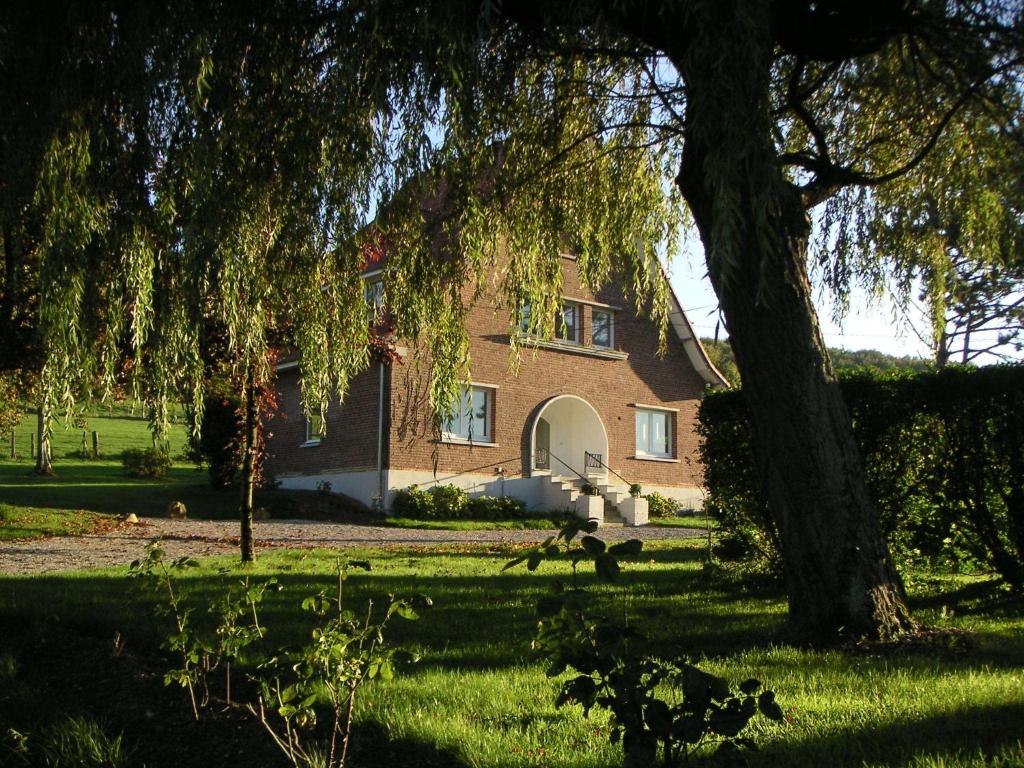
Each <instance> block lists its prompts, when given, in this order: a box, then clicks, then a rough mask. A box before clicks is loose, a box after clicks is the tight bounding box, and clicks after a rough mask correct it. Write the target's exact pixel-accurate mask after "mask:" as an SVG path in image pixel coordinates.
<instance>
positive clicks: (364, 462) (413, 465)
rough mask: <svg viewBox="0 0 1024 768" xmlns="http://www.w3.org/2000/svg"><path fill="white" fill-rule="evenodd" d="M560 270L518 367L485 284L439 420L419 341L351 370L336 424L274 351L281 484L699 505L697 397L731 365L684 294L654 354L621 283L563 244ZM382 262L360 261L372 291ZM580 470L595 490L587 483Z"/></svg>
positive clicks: (387, 495) (651, 334)
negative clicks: (582, 276)
mask: <svg viewBox="0 0 1024 768" xmlns="http://www.w3.org/2000/svg"><path fill="white" fill-rule="evenodd" d="M562 271H563V275H564V288H563V293H564V296H565V304H564V316H563V322H561V323H560V324H559V325H560V328H559V332H558V337H559V338H556V339H550V340H541V339H531V340H527V341H525V342H524V343H523V347H524V348H523V352H522V361H521V364H520V366H519V370H518V375H513V374H512V373H511V372H510V370H509V341H510V338H509V329H508V323H507V313H506V312H505V311H503V310H498V311H495V310H496V306H495V298H494V295H493V294H486V293H485V294H484V295H482V296H479V297H478V298H477V299H476V301H475V302H474V304H473V308H472V310H471V311H470V314H469V318H468V321H467V325H468V331H469V336H470V352H471V359H472V372H471V378H472V388H471V390H469V391H467V392H466V393H465V396H464V401H463V403H462V406H461V408H460V409H459V412H457V413H455V414H452V415H451V416H450V417H449V418H448V419H447V420H446V421H445V424H444V428H443V430H442V432H441V433H440V434H438V433H437V431H436V429H435V427H434V419H433V414H432V412H431V409H430V406H429V402H428V397H427V393H428V388H429V371H428V370H427V366H426V365H416V360H417V355H418V352H417V350H416V348H415V347H413V348H400V349H399V351H400V353H401V354H402V355H403V357H404V360H403V364H397V365H391V366H388V365H380V364H377V365H374V366H373V367H371V369H369V370H367V371H365V372H363V373H362V374H360V375H359V376H357V377H355V378H354V379H353V380H352V382H351V386H350V389H349V393H348V395H347V397H346V398H345V401H344V403H343V404H342V405H340V406H338V405H337V404H335V405H332V407H331V408H330V409H329V411H328V414H327V424H326V429H320V428H318V426H317V425H316V424H314V423H313V422H311V421H310V420H307V419H305V418H304V417H303V416H302V407H301V404H300V399H299V375H300V372H299V370H298V367H297V364H295V363H288V362H285V363H282V364H281V365H279V372H278V387H279V393H278V394H279V398H278V402H279V403H280V405H281V408H282V412H283V414H284V418H275V419H274V420H273V423H271V424H270V427H269V429H270V432H271V433H272V434H273V437H272V438H271V442H270V446H269V449H270V454H271V458H270V459H269V460H268V467H267V468H268V471H269V472H270V473H271V474H272V475H273V476H274V477H275V478H276V479H277V480H278V481H279V482H280V484H281V486H282V487H284V488H294V489H314V488H316V487H317V486H318V485H319V484H321V483H323V482H325V481H326V482H329V483H330V487H331V490H332V491H335V492H339V493H343V494H346V495H347V496H350V497H352V498H354V499H356V500H358V501H360V502H362V503H364V504H366V505H368V506H372V505H375V504H378V503H380V504H381V505H382V506H383V507H384V508H385V509H388V508H390V504H391V500H392V498H393V496H394V493H395V492H396V491H398V490H400V489H403V488H407V487H409V486H410V485H417V486H420V487H424V488H429V487H430V486H433V485H435V484H447V483H452V484H455V485H458V486H461V487H462V488H464V489H466V490H467V491H468V492H469V493H470V495H471V496H472V495H489V496H503V495H504V496H515V497H517V498H519V499H521V500H522V501H524V502H525V503H526V504H527V505H528V506H529V507H530V508H531V509H549V510H550V509H565V508H575V509H576V510H577V511H578V512H579V513H580V514H581V515H584V516H590V517H603V515H602V514H599V513H598V512H597V511H595V510H596V509H597V506H596V505H602V506H601V508H602V510H604V509H609V510H610V514H612V515H614V514H615V513H616V512H619V511H621V512H623V513H624V514H625V515H626V517H627V520H631V519H633V518H632V516H631V515H632V512H631V510H632V506H631V503H632V502H631V500H630V498H629V495H628V486H629V484H632V483H638V484H640V485H641V486H642V487H643V492H644V493H649V492H651V491H657V492H659V493H661V494H664V495H666V496H670V497H673V498H675V499H677V500H678V501H680V502H681V503H682V504H683V505H684V506H688V507H690V508H693V507H699V506H700V499H701V492H700V485H701V474H702V470H701V465H700V461H699V458H698V455H697V435H696V433H695V429H694V428H695V424H696V418H697V407H698V405H699V402H700V399H701V396H702V393H703V392H704V390H705V387H707V386H709V385H710V386H720V385H722V384H723V383H724V380H723V379H722V377H721V374H719V372H718V371H717V370H716V369H715V368H714V366H713V365H712V364H711V363H710V361H709V360H708V357H707V355H706V353H705V351H704V349H703V347H702V346H701V344H700V342H699V340H698V339H697V337H696V335H695V334H694V332H693V329H692V327H691V326H690V324H689V321H688V320H687V318H686V316H685V315H684V313H683V311H682V308H681V306H680V304H679V302H678V300H677V299H676V298H675V296H674V295H672V296H671V297H670V301H671V306H670V324H671V330H670V333H669V340H668V350H667V353H666V354H665V355H664V356H663V357H659V356H658V354H657V352H658V330H657V328H656V326H655V325H654V324H653V323H652V322H651V321H649V320H647V319H644V318H642V317H638V315H637V313H636V312H635V310H634V309H633V308H632V307H631V306H630V305H629V303H628V302H627V301H626V299H625V298H624V296H623V294H622V292H621V290H619V289H618V288H617V287H616V286H614V285H609V286H607V287H605V288H603V289H601V290H600V291H598V292H597V293H593V292H591V291H589V290H587V289H585V288H584V287H583V286H582V285H581V283H580V280H579V275H578V272H577V269H576V264H575V261H574V260H573V259H571V258H569V257H565V258H563V259H562ZM379 276H380V272H379V271H376V272H368V273H367V274H366V275H365V279H366V281H367V296H368V300H370V301H372V300H373V299H372V297H373V296H374V295H375V292H374V290H373V286H374V281H375V280H377V279H379ZM466 291H467V294H466V297H467V299H468V298H469V297H470V296H471V295H472V293H471V288H470V287H467V288H466ZM584 478H586V479H588V480H590V481H591V483H592V484H593V485H595V486H596V487H597V488H598V489H599V491H600V494H601V495H600V496H596V497H582V496H581V495H580V493H579V491H580V486H581V485H582V483H583V482H584ZM588 504H589V505H590V512H588V511H587V510H586V509H584V507H586V506H587V505H588ZM642 504H644V505H645V504H646V502H642ZM645 509H646V507H645V506H644V510H645ZM641 517H645V515H641Z"/></svg>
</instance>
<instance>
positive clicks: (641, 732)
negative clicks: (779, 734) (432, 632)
mask: <svg viewBox="0 0 1024 768" xmlns="http://www.w3.org/2000/svg"><path fill="white" fill-rule="evenodd" d="M596 529H597V523H596V522H594V521H582V520H578V521H576V520H574V521H572V522H570V523H568V524H567V525H566V526H565V527H564V528H562V530H561V531H560V532H559V534H558V536H557V537H554V536H553V537H551V538H549V539H548V540H547V541H545V542H544V543H543V544H542V545H540V546H539V547H537V548H535V549H533V550H531V551H530V552H528V553H527V554H525V555H523V556H521V557H518V558H516V559H514V560H512V561H510V562H509V563H507V564H506V565H505V569H506V570H507V569H509V568H513V567H515V566H517V565H520V564H522V563H526V567H527V569H528V570H530V571H535V570H536V569H537V568H538V567H539V566H540V564H541V563H542V562H543V561H544V560H545V559H549V558H555V557H561V556H565V555H567V556H568V557H569V558H570V560H571V562H572V581H571V583H569V584H565V583H562V582H559V581H556V582H555V583H554V585H553V587H552V594H551V595H548V596H545V597H542V598H541V599H540V600H539V601H538V604H537V614H538V617H539V619H540V621H539V624H538V631H537V637H536V640H535V642H534V646H535V648H537V649H538V650H539V651H540V652H541V653H542V654H543V655H544V656H545V657H546V658H547V659H548V660H549V662H550V666H549V668H548V672H547V674H548V676H550V677H555V676H558V675H561V674H563V673H565V672H566V670H574V671H575V672H576V673H578V674H577V675H576V676H575V677H573V678H572V679H571V680H568V681H566V682H565V683H564V684H563V685H562V688H561V691H560V692H559V694H558V698H557V699H556V702H555V704H556V706H558V707H561V706H563V705H565V704H569V703H576V704H579V705H580V706H582V707H583V711H584V713H585V714H589V712H590V710H591V709H593V708H594V707H595V706H596V707H600V708H602V709H606V710H608V711H609V712H610V713H611V716H612V727H611V732H610V734H609V738H610V739H611V741H612V743H613V744H618V743H621V744H622V748H623V752H624V754H625V763H626V766H627V768H634V767H635V768H647V767H648V766H651V765H654V764H655V763H656V762H657V761H658V757H659V753H660V756H661V762H662V765H665V766H675V765H679V764H682V763H685V762H687V761H688V759H689V758H690V756H692V755H693V754H695V753H696V752H697V751H699V750H703V749H706V748H707V747H709V746H715V747H716V754H717V755H720V756H723V757H736V756H738V754H739V753H740V752H741V751H742V750H744V749H755V744H754V742H753V741H752V740H751V739H749V738H746V737H743V736H741V735H740V734H741V733H742V732H743V730H744V728H746V726H747V724H748V723H749V722H750V721H751V719H753V718H754V717H755V716H756V715H757V714H758V713H760V714H761V715H762V716H764V717H767V718H769V719H771V720H776V721H782V720H784V715H783V712H782V709H781V708H780V707H779V705H778V704H777V703H776V701H775V694H774V693H773V692H772V691H767V690H765V691H761V692H760V694H759V695H758V691H760V690H761V682H760V681H758V680H755V679H753V678H750V679H748V680H745V681H744V682H742V683H741V684H740V685H739V687H738V688H737V689H736V690H735V691H734V690H733V689H732V688H731V686H730V685H729V683H728V682H727V681H726V680H725V679H723V678H720V677H716V676H715V675H711V674H708V673H707V672H704V671H702V670H700V669H698V668H697V667H696V666H694V665H693V664H690V663H689V662H688V661H687V660H686V659H684V658H671V659H664V658H661V657H659V656H657V655H655V654H653V653H652V652H651V651H650V648H649V645H648V641H647V639H646V638H645V637H644V636H643V635H642V634H641V633H640V632H638V631H637V630H636V629H635V628H634V627H631V626H629V625H628V624H627V622H626V620H625V618H623V619H622V620H618V619H613V618H610V617H608V616H606V615H603V614H602V613H601V612H600V611H599V610H598V609H597V608H596V606H595V595H594V593H593V592H592V591H590V590H588V589H587V588H586V587H585V586H584V585H583V584H582V583H581V581H580V579H579V571H578V566H579V564H580V563H581V562H583V561H585V560H587V561H590V562H592V563H593V566H594V571H595V573H596V575H597V578H598V579H599V580H601V581H604V582H614V581H615V580H616V579H617V578H618V576H619V573H620V566H619V558H622V557H636V556H638V555H639V554H640V552H641V551H642V549H643V542H641V541H639V540H638V539H632V540H630V541H624V542H621V543H619V544H615V545H613V546H611V547H609V546H607V545H606V544H605V542H603V541H602V540H601V539H598V538H597V537H595V536H592V535H589V534H592V533H593V532H594V531H595V530H596ZM581 533H584V534H588V535H584V536H582V537H581V538H580V540H579V546H575V544H574V541H575V539H576V537H577V536H578V535H579V534H581Z"/></svg>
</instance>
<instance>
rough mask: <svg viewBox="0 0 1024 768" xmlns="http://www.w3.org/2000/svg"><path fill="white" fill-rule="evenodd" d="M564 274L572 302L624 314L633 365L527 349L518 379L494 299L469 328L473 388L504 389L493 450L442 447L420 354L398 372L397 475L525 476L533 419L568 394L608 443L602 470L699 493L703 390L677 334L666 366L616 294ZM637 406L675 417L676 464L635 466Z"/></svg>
mask: <svg viewBox="0 0 1024 768" xmlns="http://www.w3.org/2000/svg"><path fill="white" fill-rule="evenodd" d="M563 272H564V275H565V283H564V294H565V296H566V298H567V299H573V298H576V299H583V300H588V301H595V302H600V303H603V304H609V305H613V306H617V307H621V308H622V309H621V310H620V311H616V312H615V347H616V348H617V349H620V350H622V351H624V352H628V354H629V357H628V359H626V360H609V359H603V358H598V357H592V356H589V355H585V354H575V353H572V352H568V351H563V350H552V349H545V348H537V349H536V350H533V349H524V350H523V357H522V363H521V365H520V368H519V372H518V376H513V375H512V374H511V373H510V372H509V367H508V363H509V346H508V342H509V337H508V324H507V323H508V321H507V317H508V313H507V311H506V310H505V309H502V308H497V311H496V307H495V305H494V302H493V299H491V300H488V299H487V297H484V298H481V299H479V300H478V302H477V304H476V306H475V307H474V309H473V310H472V311H471V314H470V318H469V321H468V330H469V333H470V336H471V340H472V341H471V354H472V378H473V380H474V382H481V383H484V384H494V385H498V389H497V390H495V392H494V399H493V405H494V407H493V411H492V419H493V424H492V430H493V436H494V437H493V441H494V443H496V447H490V446H466V445H453V444H448V443H444V442H440V441H439V440H438V439H437V436H436V435H435V434H433V430H432V425H431V421H430V412H429V407H428V406H427V404H426V403H427V400H426V397H427V387H428V379H429V376H428V373H429V367H428V366H429V361H427V360H426V359H425V358H424V357H423V355H422V354H421V353H420V354H417V355H416V357H417V360H418V362H419V365H418V366H417V365H416V364H415V363H413V362H412V361H411V360H410V362H409V363H408V364H406V365H404V366H397V367H396V368H395V369H394V371H393V377H394V379H393V385H392V397H391V430H390V443H391V445H390V456H391V464H390V466H391V467H393V468H397V469H425V470H430V469H432V468H434V467H436V468H437V470H438V472H439V473H440V472H445V473H450V472H470V471H473V472H485V473H486V472H494V471H495V469H496V468H497V466H501V467H502V468H503V469H504V470H505V474H506V476H508V477H512V476H515V475H518V474H521V473H524V472H526V473H528V470H529V466H530V431H531V426H532V424H533V420H534V417H535V416H536V414H537V413H538V411H539V409H540V408H541V407H542V405H543V404H544V402H545V401H547V400H548V399H549V398H551V397H554V396H556V395H563V394H568V395H576V396H578V397H581V398H583V399H584V400H586V401H587V402H588V403H590V404H591V405H592V406H593V407H594V409H595V410H596V411H597V412H598V414H599V415H600V417H601V420H602V422H603V423H604V427H605V430H606V432H607V435H608V455H607V456H605V458H604V461H605V463H607V464H608V465H610V466H611V467H612V469H614V470H616V471H618V472H619V473H621V474H622V475H623V476H624V477H625V478H626V479H628V480H630V481H631V482H640V483H652V484H661V485H699V484H700V480H701V468H700V463H699V460H698V457H697V436H696V434H695V432H694V424H695V420H696V412H697V407H698V404H699V401H700V397H701V395H702V392H703V390H704V382H703V380H702V379H701V377H700V375H699V374H698V373H697V372H696V371H695V370H694V369H693V367H692V365H691V364H690V362H689V359H688V358H687V356H686V353H685V351H684V350H683V346H682V343H681V342H680V341H679V339H678V338H677V337H676V336H675V335H674V334H673V332H672V331H671V330H670V331H669V343H668V351H667V353H666V354H665V356H664V357H661V358H659V357H658V356H657V348H658V332H657V328H656V327H655V325H654V324H652V323H651V322H649V321H647V320H644V319H641V318H638V317H636V316H635V314H634V313H633V312H632V311H631V310H630V308H629V304H628V303H627V302H626V300H625V298H624V297H623V295H622V293H621V291H620V290H619V289H618V288H616V287H613V286H609V287H607V288H605V289H602V290H601V291H600V292H598V293H597V294H596V295H595V294H593V293H591V292H589V291H587V290H585V289H584V288H583V287H582V286H581V285H580V281H579V277H578V275H577V272H576V264H575V262H574V261H572V260H569V259H563ZM582 308H583V327H582V340H583V342H584V344H589V342H590V338H589V331H590V316H591V311H592V308H591V307H590V306H587V305H582ZM414 354H415V353H414ZM630 403H642V404H648V405H661V406H664V407H668V408H675V409H678V413H676V414H674V415H673V417H672V418H673V421H674V424H673V427H674V428H673V429H672V449H673V450H672V453H673V457H674V458H675V459H677V462H675V463H669V462H660V461H650V460H642V459H637V458H634V457H635V453H636V445H635V442H636V433H635V430H636V422H635V414H636V409H635V408H633V407H631V406H630V405H629V404H630ZM556 471H557V469H556ZM562 474H565V473H562Z"/></svg>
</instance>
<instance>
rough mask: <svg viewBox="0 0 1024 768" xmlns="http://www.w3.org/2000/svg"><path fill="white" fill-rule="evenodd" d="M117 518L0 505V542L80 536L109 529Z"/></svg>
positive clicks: (92, 513) (86, 513)
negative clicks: (44, 537)
mask: <svg viewBox="0 0 1024 768" xmlns="http://www.w3.org/2000/svg"><path fill="white" fill-rule="evenodd" d="M117 521H118V519H117V518H116V517H113V516H111V515H102V514H97V513H96V512H86V511H84V510H80V511H78V512H73V511H69V510H55V509H37V508H34V507H17V506H11V505H9V504H0V541H10V540H13V539H36V538H40V537H42V536H81V535H83V534H88V533H100V532H102V531H107V530H110V528H111V527H112V526H114V525H116V523H117Z"/></svg>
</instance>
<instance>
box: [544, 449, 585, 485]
mask: <svg viewBox="0 0 1024 768" xmlns="http://www.w3.org/2000/svg"><path fill="white" fill-rule="evenodd" d="M584 453H585V451H584ZM548 456H549V457H550V458H552V459H554V460H555V461H557V462H558V463H559V464H561V465H562V466H563V467H565V468H566V469H568V470H569V471H570V472H572V473H573V474H574V475H576V477H578V478H579V479H580V480H582V481H583V482H585V483H589V482H590V478H589V477H587V476H586V475H581V474H580V473H579V472H577V471H576V470H575V469H573V468H572V467H570V466H569V465H568V464H566V463H565V462H564V461H563V460H562V459H560V458H559V457H558V456H556V455H555V454H553V453H552V452H551V449H548Z"/></svg>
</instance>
